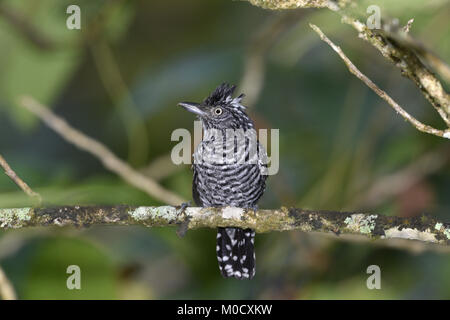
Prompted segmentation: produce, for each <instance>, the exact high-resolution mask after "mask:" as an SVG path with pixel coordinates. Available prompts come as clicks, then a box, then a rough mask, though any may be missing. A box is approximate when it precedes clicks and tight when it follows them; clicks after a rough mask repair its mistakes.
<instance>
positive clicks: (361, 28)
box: [247, 0, 450, 138]
mask: <svg viewBox="0 0 450 320" xmlns="http://www.w3.org/2000/svg"><path fill="white" fill-rule="evenodd" d="M247 1H249V2H250V3H251V4H253V5H255V6H258V7H261V8H265V9H272V10H284V9H298V8H327V9H330V10H331V11H333V12H335V13H337V14H338V15H340V16H341V18H342V22H343V23H345V24H348V25H350V26H352V27H353V28H354V29H355V30H356V31H357V32H358V36H359V37H360V38H362V39H364V40H365V41H367V42H368V43H370V44H371V45H372V46H373V47H374V48H375V49H377V50H378V51H379V52H380V53H381V54H382V55H383V57H384V58H386V59H387V60H388V61H390V62H391V63H393V64H394V65H395V66H396V67H397V68H399V69H400V72H401V73H402V75H403V76H405V77H407V78H409V79H410V80H411V81H412V82H413V83H414V84H415V85H416V86H417V88H419V90H420V92H421V93H422V94H423V96H424V97H425V98H426V99H427V100H428V101H429V103H430V104H431V105H432V106H433V108H434V109H435V110H436V111H437V113H438V114H439V115H440V117H441V118H442V120H443V121H444V122H445V124H446V126H447V128H450V95H449V94H448V93H447V92H446V91H445V89H444V87H443V85H442V83H441V82H440V81H439V79H438V78H437V77H436V76H435V75H434V73H433V72H431V71H430V70H429V69H428V68H427V66H426V65H425V64H424V63H422V60H424V61H427V62H428V64H429V65H433V66H437V68H436V69H437V70H436V71H438V72H441V73H442V70H444V71H445V72H444V74H446V72H448V71H447V67H446V68H442V67H440V66H446V64H445V63H443V62H442V61H440V60H439V59H438V58H437V57H436V56H434V55H432V54H431V53H430V52H429V51H428V50H427V49H425V48H424V47H422V46H421V48H420V50H417V47H418V46H417V43H418V41H416V40H414V39H413V38H412V37H411V35H410V34H409V29H410V27H411V23H412V21H413V20H410V21H409V22H408V24H407V26H406V28H398V27H397V26H395V25H394V24H393V23H392V21H388V20H383V19H382V20H381V26H380V29H371V28H369V27H367V26H366V24H365V22H364V20H365V19H367V17H366V16H365V10H366V8H361V6H360V3H359V1H357V0H299V1H298V0H247ZM430 57H432V60H433V61H429V60H430ZM435 60H438V61H435ZM445 138H450V134H448V133H446V135H445Z"/></svg>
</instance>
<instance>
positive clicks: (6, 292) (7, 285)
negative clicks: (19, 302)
mask: <svg viewBox="0 0 450 320" xmlns="http://www.w3.org/2000/svg"><path fill="white" fill-rule="evenodd" d="M0 298H1V299H3V300H16V299H17V296H16V292H15V291H14V287H13V286H12V284H11V282H10V281H9V279H8V278H7V277H6V274H5V272H4V271H3V269H2V267H0Z"/></svg>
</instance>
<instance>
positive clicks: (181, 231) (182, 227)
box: [176, 201, 191, 238]
mask: <svg viewBox="0 0 450 320" xmlns="http://www.w3.org/2000/svg"><path fill="white" fill-rule="evenodd" d="M190 205H191V201H188V202H183V203H182V204H181V206H180V209H179V210H178V212H177V219H178V218H180V217H181V216H182V215H184V217H183V218H182V222H181V223H180V224H179V226H178V228H177V231H176V233H177V235H178V236H179V237H180V238H183V237H184V236H185V235H186V232H187V231H188V229H189V220H190V217H189V216H188V215H186V212H185V211H186V208H187V207H189V206H190Z"/></svg>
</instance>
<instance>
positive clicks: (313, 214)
mask: <svg viewBox="0 0 450 320" xmlns="http://www.w3.org/2000/svg"><path fill="white" fill-rule="evenodd" d="M93 225H143V226H146V227H166V226H183V228H184V229H185V230H189V229H197V228H217V227H227V226H233V227H241V228H252V229H255V230H256V232H258V233H263V232H272V231H288V230H300V231H303V232H319V233H331V234H335V235H344V234H352V235H360V236H363V237H365V238H366V239H408V240H419V241H422V242H426V243H434V244H442V245H449V244H450V223H444V222H442V221H440V220H438V219H437V218H434V217H431V216H428V215H423V216H420V217H413V218H401V217H388V216H383V215H378V214H366V213H355V212H334V211H319V210H303V209H298V208H285V207H282V208H281V209H277V210H257V211H254V210H250V209H242V208H234V207H223V208H198V207H188V208H185V209H182V208H181V207H173V206H161V207H132V206H104V207H103V206H87V207H82V206H74V207H72V206H65V207H54V208H16V209H0V229H9V228H25V227H44V226H59V227H61V226H76V227H88V226H93Z"/></svg>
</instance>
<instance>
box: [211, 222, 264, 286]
mask: <svg viewBox="0 0 450 320" xmlns="http://www.w3.org/2000/svg"><path fill="white" fill-rule="evenodd" d="M216 250H217V261H218V262H219V269H220V272H221V273H222V276H224V277H225V278H231V277H235V278H236V279H251V278H253V276H254V275H255V231H253V230H251V229H245V230H244V229H240V228H218V230H217V247H216Z"/></svg>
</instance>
